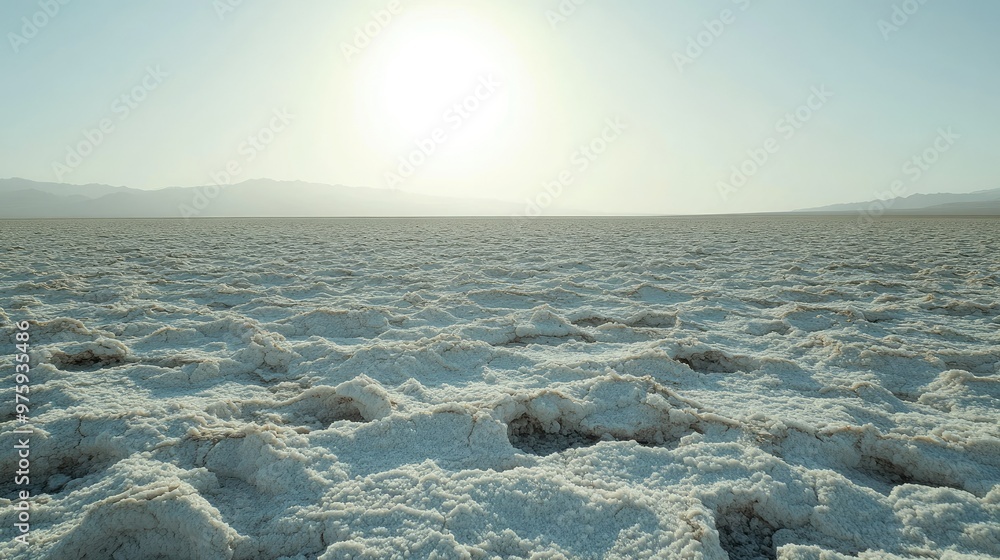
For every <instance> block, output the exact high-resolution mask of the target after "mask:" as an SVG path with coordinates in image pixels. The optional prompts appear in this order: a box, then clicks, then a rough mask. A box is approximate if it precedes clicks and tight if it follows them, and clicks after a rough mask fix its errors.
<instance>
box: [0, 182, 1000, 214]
mask: <svg viewBox="0 0 1000 560" xmlns="http://www.w3.org/2000/svg"><path fill="white" fill-rule="evenodd" d="M0 197H2V202H0V218H182V217H206V218H207V217H367V216H399V217H409V216H515V215H523V214H524V213H525V212H526V208H525V205H524V204H516V203H511V202H501V201H497V200H487V199H474V198H448V197H441V196H430V195H421V194H415V193H409V192H404V191H396V190H388V189H373V188H365V187H346V186H343V185H323V184H317V183H306V182H302V181H274V180H271V179H253V180H249V181H244V182H242V183H238V184H235V185H228V186H216V185H210V186H202V187H168V188H164V189H157V190H141V189H133V188H128V187H116V186H110V185H100V184H88V185H69V184H63V183H42V182H37V181H30V180H27V179H19V178H11V179H0ZM859 212H860V213H869V215H874V216H877V215H881V214H883V213H884V214H886V215H992V216H1000V188H998V189H991V190H984V191H977V192H973V193H964V194H951V193H938V194H914V195H910V196H906V197H898V198H892V199H888V200H882V201H868V202H855V203H847V204H834V205H830V206H822V207H818V208H806V209H803V210H797V211H795V212H793V213H795V214H833V215H837V214H857V213H859Z"/></svg>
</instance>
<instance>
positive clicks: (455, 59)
mask: <svg viewBox="0 0 1000 560" xmlns="http://www.w3.org/2000/svg"><path fill="white" fill-rule="evenodd" d="M226 2H227V0H219V2H216V3H215V4H213V2H209V1H204V2H195V1H177V0H157V1H147V2H125V1H112V0H105V1H96V0H95V1H88V2H83V1H79V0H77V1H73V2H69V3H68V4H67V5H65V6H62V5H60V6H59V11H58V13H56V14H55V15H54V16H52V17H48V16H45V17H42V16H39V15H37V13H40V12H42V9H43V8H42V7H40V3H39V2H37V1H12V0H10V1H6V2H3V3H0V22H2V31H3V33H4V34H5V42H4V45H2V48H0V75H2V76H3V88H2V89H0V102H2V103H0V122H2V123H3V124H2V133H0V177H12V176H16V177H25V178H28V179H34V180H39V181H62V182H67V183H90V182H97V183H108V184H114V185H126V186H130V187H135V188H160V187H165V186H191V185H203V184H208V183H211V182H212V181H213V178H212V177H213V174H215V177H217V178H218V177H220V175H219V173H220V172H221V171H222V170H224V169H225V168H226V166H227V164H229V162H230V161H232V162H235V163H236V164H238V167H237V168H238V172H236V173H233V174H231V180H233V181H242V180H246V179H250V178H256V177H269V178H274V179H299V180H305V181H313V182H322V183H336V184H345V185H351V186H370V187H382V188H389V187H394V188H401V189H405V190H410V191H414V192H422V193H428V194H445V195H453V196H476V197H488V198H502V199H510V200H515V201H519V202H520V201H524V200H526V199H528V200H533V201H538V200H541V201H542V202H543V203H544V205H546V207H545V208H543V210H544V211H545V212H546V213H559V212H560V209H562V208H572V209H593V210H601V211H614V212H662V213H694V212H741V211H766V210H785V209H793V208H799V207H806V206H816V205H822V204H829V203H835V202H843V201H855V200H867V199H871V198H874V197H876V196H877V195H878V194H879V193H880V192H883V191H886V190H887V189H888V187H889V185H890V184H891V183H892V182H893V181H894V180H896V179H903V180H905V181H906V186H907V192H908V193H915V192H938V191H953V192H968V191H974V190H980V189H986V188H993V187H998V186H1000V181H998V180H997V173H996V172H995V171H994V164H995V162H994V159H995V155H994V152H995V151H996V149H997V148H998V147H1000V104H998V100H1000V71H998V70H1000V68H998V66H1000V58H998V53H1000V35H998V34H997V32H996V29H997V26H998V24H1000V3H997V2H992V1H989V0H979V1H966V2H943V1H938V0H929V1H927V2H926V3H925V4H920V3H919V2H917V1H916V0H911V1H909V2H901V1H898V0H897V1H895V2H894V1H876V0H837V1H834V0H828V1H822V2H820V1H817V2H787V1H786V2H779V1H775V0H769V1H764V0H749V2H748V1H746V0H738V1H734V0H716V1H705V2H694V1H689V2H679V1H669V2H665V1H662V0H660V1H656V0H633V1H628V0H625V1H611V0H589V1H587V2H585V3H583V4H582V5H580V6H577V7H576V8H575V11H574V12H573V13H572V14H569V15H568V16H567V17H566V18H565V20H564V21H560V22H558V23H557V24H556V25H553V20H552V17H551V14H550V13H547V12H550V11H553V12H555V11H557V10H558V8H559V6H560V2H559V1H558V0H509V1H505V2H502V3H501V2H489V1H487V0H428V1H423V0H409V1H407V0H399V4H398V9H396V10H395V11H396V12H397V13H395V14H391V15H392V18H391V20H390V21H388V22H387V23H386V24H385V25H383V26H382V28H381V29H380V30H379V31H378V33H377V35H375V36H374V37H373V38H371V39H370V40H369V44H367V45H362V47H363V48H358V49H357V51H356V52H354V53H353V54H352V55H351V56H350V58H349V59H348V57H347V56H345V54H344V44H345V43H350V42H352V41H353V40H354V35H355V29H356V28H358V27H362V28H363V27H364V26H365V25H366V24H368V23H369V22H370V20H371V19H372V17H373V16H372V15H371V12H372V11H379V10H388V8H389V7H390V2H387V1H373V2H351V3H350V4H348V3H347V2H330V1H319V0H314V1H306V0H303V1H297V2H280V3H279V2H276V1H265V0H243V2H242V3H241V4H240V5H238V6H237V7H235V8H234V9H233V10H232V11H231V12H227V13H225V14H223V15H222V16H221V17H220V15H219V14H218V13H217V9H216V6H217V5H219V4H223V3H226ZM44 3H45V2H42V4H44ZM564 4H572V2H570V0H566V1H565V2H564ZM894 5H895V6H897V7H899V8H900V9H903V8H907V9H908V10H910V11H912V12H913V13H912V14H910V15H907V21H905V22H903V23H902V25H899V26H898V29H896V30H892V29H888V28H885V27H884V26H883V29H880V26H879V21H880V20H884V21H887V22H890V23H891V17H892V16H893V6H894ZM393 6H395V4H393ZM913 7H918V9H916V10H915V11H914V10H913ZM723 10H729V11H730V12H731V13H730V14H728V15H727V18H726V19H727V20H728V23H721V27H720V24H714V25H713V24H709V27H713V26H714V27H715V29H716V31H717V32H718V31H719V30H720V29H721V33H718V36H717V37H712V38H711V41H708V40H707V37H708V35H707V34H708V33H709V31H705V29H706V27H705V25H706V24H705V23H704V22H706V21H709V22H711V20H715V19H719V18H720V17H721V16H722V15H723ZM50 11H52V9H51V8H50ZM24 17H27V18H28V19H29V20H30V19H32V18H35V19H36V20H37V21H39V22H41V21H44V20H46V19H47V20H48V21H45V25H44V26H41V27H39V28H38V30H37V33H35V34H34V35H33V36H32V37H30V38H28V37H27V35H31V29H30V28H29V29H27V34H23V32H24V31H25V30H24V29H23V27H24V22H23V21H22V18H24ZM383 18H384V14H383ZM896 22H897V23H900V22H902V20H901V19H900V18H899V16H898V15H897V19H896ZM370 29H374V27H370ZM703 31H705V33H704V34H703V35H702V37H701V38H702V42H703V43H705V44H707V46H706V47H703V48H702V52H701V53H697V52H694V51H692V53H693V54H695V55H696V56H694V57H692V58H691V59H690V60H689V61H687V62H685V63H684V64H683V65H682V68H680V69H679V68H678V59H677V57H676V56H675V53H679V54H684V52H685V49H686V48H687V46H688V44H689V39H692V38H693V39H694V40H697V38H698V34H699V33H700V32H703ZM18 36H21V37H24V40H21V39H19V38H18ZM887 37H888V38H887ZM15 50H17V52H15ZM150 68H152V69H153V70H154V72H153V75H152V76H148V75H147V74H148V72H149V70H148V69H150ZM157 69H159V71H157ZM164 73H165V76H163V74H164ZM144 79H145V83H146V86H145V87H144V86H142V84H143V80H144ZM484 81H488V82H490V83H494V86H492V88H485V87H480V84H482V83H485V82H484ZM149 86H154V87H149ZM821 86H822V87H823V88H824V89H825V90H826V91H828V92H832V96H830V97H829V98H828V99H826V100H825V101H823V100H820V99H819V98H816V97H813V98H812V99H810V96H811V95H813V94H812V93H811V91H813V90H814V88H820V87H821ZM136 87H139V88H140V90H141V91H140V94H142V95H145V98H144V99H142V100H141V101H138V102H135V101H133V105H134V107H130V108H129V109H128V111H127V113H126V112H125V110H124V109H125V107H126V105H125V104H124V103H123V102H122V101H119V102H118V103H117V104H116V99H117V98H119V96H120V95H122V94H123V93H125V92H129V91H132V90H133V89H134V88H136ZM477 88H478V89H477ZM477 93H478V94H479V96H480V97H479V98H475V96H476V94H477ZM809 102H812V103H813V106H814V109H807V110H805V112H804V113H801V114H807V115H808V116H809V120H808V122H805V123H802V125H801V127H800V128H788V127H787V126H785V127H782V126H781V123H780V121H781V119H782V118H783V116H784V115H785V114H787V113H794V112H795V111H796V109H798V108H800V107H801V106H803V105H805V104H808V103H809ZM455 103H469V104H470V105H469V106H470V107H474V110H466V111H465V114H464V115H462V116H456V115H457V113H455V112H452V113H450V114H449V113H448V108H449V107H450V106H452V105H454V104H455ZM276 114H278V115H279V116H280V115H284V116H283V117H282V118H279V117H276V116H275V115H276ZM123 117H124V118H123ZM102 119H108V121H107V122H106V123H105V124H106V125H107V124H110V125H111V126H112V127H113V128H112V129H111V132H110V133H109V134H105V135H104V138H103V139H101V140H100V142H98V143H96V144H97V145H96V146H95V147H94V148H93V149H92V151H91V152H92V153H88V154H86V155H85V157H81V158H80V159H79V160H78V161H77V160H75V159H73V157H72V156H68V155H67V146H70V147H74V146H80V144H81V143H84V144H86V143H87V142H88V140H87V135H85V134H84V131H85V130H91V129H95V128H99V126H100V123H101V121H102ZM616 120H617V121H619V122H620V123H622V124H623V125H624V130H622V131H618V130H617V129H616V130H611V129H609V126H611V125H609V124H608V123H609V122H611V123H613V122H615V121H616ZM949 127H950V129H951V131H952V139H953V140H952V141H951V142H950V143H942V141H940V140H939V141H938V146H939V148H940V147H942V146H946V147H947V148H948V149H947V151H946V152H944V151H942V150H937V151H936V152H929V153H928V155H929V156H932V157H933V159H934V160H935V161H934V163H933V164H930V165H928V166H927V169H926V172H924V173H922V174H921V176H920V178H919V180H917V181H913V180H912V177H911V176H910V175H908V174H906V173H904V171H903V166H904V164H905V163H906V162H907V161H908V160H909V159H911V158H912V157H913V156H915V155H918V154H922V153H924V152H925V150H927V149H929V148H932V147H933V146H934V142H935V139H936V138H937V137H938V136H939V132H938V131H939V130H942V129H943V130H946V131H947V130H948V129H949ZM612 128H613V127H612ZM265 129H266V130H265ZM438 129H440V132H442V134H441V135H439V136H435V131H436V130H438ZM789 131H792V132H789ZM602 134H603V135H604V140H597V139H599V138H601V136H602ZM251 135H254V136H257V137H258V140H257V144H258V146H259V147H261V148H262V149H260V150H258V149H256V148H253V147H252V145H251V144H247V143H246V142H247V138H248V136H251ZM954 135H957V136H958V138H957V140H954ZM91 137H92V138H94V136H93V134H91ZM434 138H437V139H434ZM769 139H770V140H771V141H772V144H771V147H772V148H774V147H775V146H776V147H777V148H776V149H775V150H774V151H773V153H769V154H767V161H766V162H765V163H764V164H763V165H757V164H751V163H747V162H745V160H747V159H748V158H749V157H751V156H750V155H748V150H750V151H751V152H753V151H754V150H756V153H757V154H758V158H759V157H760V154H761V153H762V152H761V150H764V148H763V146H765V143H766V142H768V140H769ZM264 141H267V142H264ZM420 141H423V142H424V145H425V146H433V148H434V151H433V153H431V154H430V155H427V156H424V157H419V156H416V157H415V158H413V156H412V154H411V152H412V151H413V150H415V149H417V148H416V146H418V143H419V142H420ZM428 142H430V144H428ZM591 142H596V144H594V146H595V147H596V148H605V151H604V152H603V153H601V154H592V157H587V156H586V155H583V152H579V151H578V150H579V148H580V146H581V145H586V144H590V143H591ZM84 150H86V146H84ZM763 153H767V152H766V151H764V152H763ZM421 155H422V154H421ZM581 155H582V158H581ZM408 156H409V157H411V162H414V161H416V162H418V163H417V164H416V165H413V170H412V173H409V169H408V168H405V167H404V168H400V163H399V160H400V158H401V157H402V158H406V157H408ZM583 161H586V162H587V163H586V167H585V168H584V164H583V163H582V162H583ZM67 162H69V163H73V164H75V165H69V164H68V163H67ZM54 163H57V164H58V165H56V166H54V165H53V164H54ZM741 165H743V166H744V169H747V170H751V169H753V168H754V167H758V169H756V170H754V171H753V172H752V173H751V174H750V176H749V177H748V178H747V179H746V181H745V183H744V184H741V185H739V186H738V187H734V186H733V185H732V184H731V183H732V181H731V175H732V168H733V166H736V167H740V166H741ZM237 168H234V169H237ZM403 171H406V172H407V174H408V176H405V177H404V174H403ZM389 174H394V175H395V176H396V177H398V178H401V179H402V180H401V181H394V180H393V179H392V177H393V175H389ZM560 174H563V176H564V177H569V178H570V179H571V181H568V182H567V184H566V185H565V186H563V188H561V189H559V194H558V196H557V197H555V200H554V201H553V202H552V203H551V204H548V203H547V202H546V201H547V198H545V197H543V198H542V199H539V198H538V195H539V193H542V192H544V190H543V185H544V184H545V183H550V182H552V181H556V180H557V179H558V178H559V176H560ZM720 182H725V183H726V184H727V185H726V186H721V185H720ZM551 188H552V187H551V186H550V189H551Z"/></svg>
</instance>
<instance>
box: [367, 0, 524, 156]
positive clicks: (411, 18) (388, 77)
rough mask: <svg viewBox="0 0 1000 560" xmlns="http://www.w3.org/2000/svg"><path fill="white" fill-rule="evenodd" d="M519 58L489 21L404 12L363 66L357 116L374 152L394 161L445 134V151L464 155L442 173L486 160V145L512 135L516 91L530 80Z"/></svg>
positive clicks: (456, 13) (443, 12) (449, 12)
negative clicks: (508, 130)
mask: <svg viewBox="0 0 1000 560" xmlns="http://www.w3.org/2000/svg"><path fill="white" fill-rule="evenodd" d="M515 51H516V49H514V48H513V47H512V46H511V43H510V39H509V38H508V37H506V36H504V35H503V34H502V33H500V32H499V31H498V30H497V29H496V28H494V27H493V26H492V25H491V24H490V22H489V21H487V20H485V19H484V18H479V17H476V16H475V15H474V14H471V13H469V12H467V11H463V10H461V9H458V8H454V7H453V8H450V9H444V8H441V9H437V10H425V11H422V12H419V13H404V14H403V16H400V17H398V18H397V19H396V20H394V21H393V22H392V23H391V25H389V26H387V27H386V29H385V30H383V31H382V33H381V34H380V35H379V37H377V38H375V40H374V41H373V44H372V46H371V47H370V48H369V49H368V51H367V52H366V53H365V56H364V58H363V59H362V60H361V61H360V62H359V64H360V68H359V70H358V74H357V75H356V76H357V78H356V81H355V88H356V90H355V100H356V108H357V111H356V117H357V118H359V119H360V120H361V122H359V123H358V124H359V125H360V126H361V127H362V129H363V130H364V131H365V134H366V136H367V140H368V142H369V144H370V146H371V147H372V148H374V149H376V150H379V151H381V152H383V153H385V154H386V156H387V157H390V158H392V157H394V156H395V154H398V153H400V152H403V153H405V152H406V151H407V150H409V149H413V147H414V146H415V145H416V144H418V143H420V142H422V141H423V142H426V139H427V138H431V137H433V135H435V134H438V135H439V136H437V138H444V139H446V142H445V141H442V142H441V144H442V146H440V148H441V150H442V151H445V150H446V151H448V152H449V153H450V154H451V155H453V156H455V155H458V154H464V157H462V158H457V157H455V158H451V159H452V160H454V161H451V162H450V163H448V164H447V165H446V164H445V162H444V161H443V160H444V158H443V157H440V158H437V160H436V161H435V162H434V163H435V164H436V165H435V166H436V169H438V170H439V171H442V170H443V171H450V172H457V171H460V170H461V169H462V168H468V167H469V166H472V165H474V164H476V160H482V159H484V158H485V157H486V156H487V155H488V154H489V153H490V152H489V150H488V149H486V148H485V145H487V144H489V143H490V142H491V141H494V142H495V141H498V140H499V139H502V137H503V136H504V134H505V132H504V129H505V128H506V123H507V120H508V117H509V111H510V95H509V94H510V87H509V86H510V85H511V84H512V83H517V82H519V80H521V76H522V75H523V71H522V70H521V69H520V61H519V59H518V57H517V54H516V52H515ZM445 143H447V145H443V144H445ZM435 149H437V148H435ZM459 159H460V161H459Z"/></svg>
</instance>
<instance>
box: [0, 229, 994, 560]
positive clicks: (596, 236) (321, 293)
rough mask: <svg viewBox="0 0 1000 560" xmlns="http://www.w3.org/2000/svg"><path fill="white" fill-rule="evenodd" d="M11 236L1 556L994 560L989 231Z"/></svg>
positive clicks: (0, 266)
mask: <svg viewBox="0 0 1000 560" xmlns="http://www.w3.org/2000/svg"><path fill="white" fill-rule="evenodd" d="M0 230H2V233H3V236H4V239H5V242H4V244H3V246H2V247H0V322H2V323H3V325H4V327H5V332H12V331H11V330H10V323H11V322H13V321H20V320H23V319H30V320H32V321H37V324H36V325H35V326H34V327H33V328H32V330H31V336H32V343H33V345H34V346H33V348H34V350H33V358H34V361H35V362H37V363H36V365H35V366H34V371H35V373H34V374H33V388H32V393H31V395H32V405H33V413H32V414H33V416H34V419H35V424H34V426H35V428H36V430H37V433H36V435H35V436H34V437H33V438H32V465H31V480H32V484H33V486H32V491H33V493H34V494H37V497H36V498H35V499H34V500H35V501H34V502H33V503H34V505H33V508H34V509H33V512H32V531H31V533H30V536H31V540H32V542H33V544H32V545H30V547H29V548H25V547H23V546H22V545H15V543H13V542H12V541H11V540H10V536H11V535H12V530H11V527H12V525H13V523H14V513H13V510H12V508H11V502H10V500H8V499H7V498H10V497H12V496H13V492H14V490H15V487H14V485H13V476H12V475H10V473H12V472H13V470H14V454H13V452H12V446H13V444H14V442H13V435H12V434H11V433H10V432H11V429H12V428H13V427H14V426H15V424H14V422H13V421H10V419H11V418H12V414H13V400H14V399H13V391H12V386H13V376H12V369H13V368H12V367H11V366H12V363H13V362H12V355H13V347H12V343H11V344H8V349H7V350H3V351H2V352H0V367H2V374H0V379H2V386H0V402H2V405H0V413H2V415H0V418H2V420H3V421H4V423H3V424H2V426H0V427H2V428H3V435H2V438H0V472H2V473H7V474H4V475H3V476H4V478H3V479H2V480H0V491H2V496H3V499H0V526H2V527H3V528H4V529H3V531H4V533H3V534H5V535H8V537H5V539H4V540H3V542H0V557H2V558H51V559H106V558H114V559H144V560H147V559H183V560H191V559H215V558H227V559H228V558H239V559H255V558H268V559H270V558H284V559H307V558H320V559H334V558H623V559H625V558H627V559H633V558H680V557H684V558H725V557H726V556H727V554H728V555H729V557H730V558H757V557H761V558H768V557H770V558H773V557H775V556H777V557H778V558H808V559H821V558H823V559H840V558H846V557H849V556H856V557H860V558H900V557H919V558H964V557H990V556H994V557H995V556H1000V485H998V484H1000V428H998V424H997V421H998V419H1000V406H998V405H1000V400H998V399H1000V221H997V220H994V219H979V220H925V219H919V220H918V219H896V220H888V221H885V222H882V223H879V224H877V225H875V226H873V227H872V228H868V229H859V228H858V227H856V226H855V223H854V221H852V220H849V219H818V218H817V219H738V220H729V221H726V220H721V219H714V220H712V219H689V220H685V219H674V220H645V219H635V220H541V221H530V222H527V224H526V225H525V226H524V227H522V228H520V229H519V231H518V229H515V228H512V222H511V221H510V220H503V219H498V220H492V221H491V220H478V221H461V220H452V221H446V220H445V221H433V220H431V221H403V220H397V221H393V220H339V221H338V220H325V221H322V220H318V221H307V220H303V221H292V220H286V221H280V220H273V221H253V220H245V221H238V220H208V221H194V222H183V221H166V220H163V221H157V220H152V221H134V222H127V221H21V222H0ZM4 340H8V339H7V337H4ZM8 475H10V476H8Z"/></svg>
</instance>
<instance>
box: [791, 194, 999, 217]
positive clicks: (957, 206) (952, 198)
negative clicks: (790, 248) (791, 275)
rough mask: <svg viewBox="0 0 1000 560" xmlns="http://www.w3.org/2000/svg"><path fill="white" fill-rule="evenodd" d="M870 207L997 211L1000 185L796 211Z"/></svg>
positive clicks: (895, 210)
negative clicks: (981, 188)
mask: <svg viewBox="0 0 1000 560" xmlns="http://www.w3.org/2000/svg"><path fill="white" fill-rule="evenodd" d="M873 205H874V206H873ZM872 208H873V209H874V211H875V212H877V211H878V210H879V208H884V209H885V213H886V214H899V215H928V216H929V215H1000V189H989V190H984V191H976V192H972V193H963V194H952V193H935V194H912V195H910V196H905V197H897V198H892V199H889V200H880V201H876V200H871V201H867V202H852V203H848V204H832V205H829V206H820V207H818V208H806V209H803V210H799V212H817V213H831V214H839V213H852V214H853V213H858V212H864V211H866V210H868V209H872Z"/></svg>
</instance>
